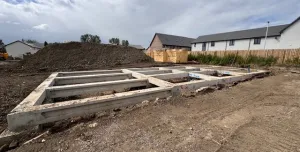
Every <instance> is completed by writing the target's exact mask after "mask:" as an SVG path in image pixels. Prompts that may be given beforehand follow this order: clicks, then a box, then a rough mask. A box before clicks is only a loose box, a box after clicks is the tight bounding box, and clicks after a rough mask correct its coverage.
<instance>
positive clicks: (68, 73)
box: [58, 70, 122, 77]
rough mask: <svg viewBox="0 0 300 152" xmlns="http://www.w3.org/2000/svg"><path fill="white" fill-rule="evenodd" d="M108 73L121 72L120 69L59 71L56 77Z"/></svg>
mask: <svg viewBox="0 0 300 152" xmlns="http://www.w3.org/2000/svg"><path fill="white" fill-rule="evenodd" d="M108 73H122V70H92V71H74V72H59V74H58V77H63V76H80V75H94V74H108Z"/></svg>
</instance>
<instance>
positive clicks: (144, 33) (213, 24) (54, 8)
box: [0, 0, 300, 47]
mask: <svg viewBox="0 0 300 152" xmlns="http://www.w3.org/2000/svg"><path fill="white" fill-rule="evenodd" d="M299 16H300V1H299V0H0V39H2V40H3V41H4V42H5V43H10V42H13V41H16V40H21V39H34V40H37V41H39V42H44V41H47V42H64V41H79V40H80V36H81V35H83V34H86V33H89V34H93V35H98V36H100V38H101V40H102V42H103V43H108V40H109V39H110V38H112V37H118V38H120V39H121V40H123V39H126V40H128V41H129V43H130V44H139V45H142V46H144V47H148V46H149V44H150V43H151V40H152V38H153V36H154V34H155V33H166V34H172V35H179V36H185V37H191V38H197V37H198V36H200V35H206V34H213V33H217V32H229V31H235V30H242V29H249V28H256V27H264V26H266V25H267V21H270V24H271V25H281V24H289V23H291V22H292V21H293V20H295V19H296V18H297V17H299Z"/></svg>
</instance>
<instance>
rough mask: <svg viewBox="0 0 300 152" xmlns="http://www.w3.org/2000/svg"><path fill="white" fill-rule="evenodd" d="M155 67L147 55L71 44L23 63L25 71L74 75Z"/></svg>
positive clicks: (121, 48) (50, 48)
mask: <svg viewBox="0 0 300 152" xmlns="http://www.w3.org/2000/svg"><path fill="white" fill-rule="evenodd" d="M139 63H153V60H152V59H151V58H150V57H148V56H147V55H146V54H145V53H144V52H142V51H140V50H138V49H135V48H132V47H124V46H116V45H109V44H92V43H79V42H70V43H62V44H53V45H49V46H47V47H45V48H43V49H41V50H40V51H38V52H37V53H35V54H34V55H32V56H31V57H29V58H27V59H25V60H23V61H21V62H20V64H19V66H18V69H22V70H25V71H70V70H86V69H103V68H112V67H116V66H120V65H127V64H139Z"/></svg>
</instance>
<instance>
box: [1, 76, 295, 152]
mask: <svg viewBox="0 0 300 152" xmlns="http://www.w3.org/2000/svg"><path fill="white" fill-rule="evenodd" d="M42 77H43V76H41V78H42ZM16 79H17V78H16ZM35 81H36V82H34V84H35V85H36V84H38V82H39V81H40V80H39V79H35ZM8 83H9V82H8ZM299 86H300V75H299V74H293V73H290V72H284V73H279V74H276V75H275V76H270V77H267V78H263V79H255V80H252V81H248V82H244V83H240V84H238V85H237V86H234V87H230V88H225V89H223V90H218V91H215V92H213V93H208V94H204V95H197V96H196V97H189V98H184V97H177V98H173V99H170V100H162V101H158V102H150V103H148V104H147V103H144V104H141V105H139V106H134V107H129V108H124V109H121V111H119V110H115V111H107V112H103V113H100V114H97V116H96V118H93V119H91V120H90V121H86V122H81V123H73V125H71V127H70V126H69V127H65V126H62V127H61V130H60V131H56V132H53V133H49V134H46V135H45V136H43V137H41V138H39V139H37V140H36V141H35V142H33V143H31V144H27V145H22V146H21V147H19V148H17V149H15V150H13V151H17V152H28V151H36V152H39V151H70V152H74V151H87V152H89V151H197V152H198V151H207V152H216V151H222V152H223V151H228V152H229V151H230V152H232V151H234V152H235V151H236V152H241V151H259V152H263V151H299V152H300V138H299V137H300V121H299V120H300V87H299ZM1 88H2V87H1ZM28 91H30V89H29V90H28ZM79 122H80V121H79ZM63 127H65V128H63Z"/></svg>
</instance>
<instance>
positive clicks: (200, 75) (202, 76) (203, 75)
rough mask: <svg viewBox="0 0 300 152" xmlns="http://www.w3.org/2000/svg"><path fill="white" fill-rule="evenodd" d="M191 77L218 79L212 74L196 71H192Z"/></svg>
mask: <svg viewBox="0 0 300 152" xmlns="http://www.w3.org/2000/svg"><path fill="white" fill-rule="evenodd" d="M189 77H192V78H197V79H202V80H215V79H218V77H214V76H210V75H206V74H200V73H194V72H190V73H189Z"/></svg>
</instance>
